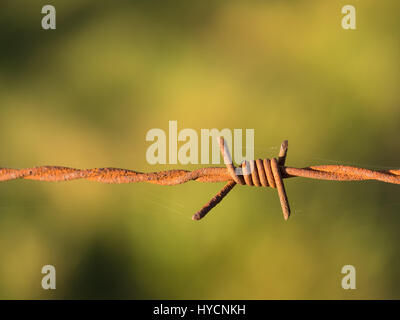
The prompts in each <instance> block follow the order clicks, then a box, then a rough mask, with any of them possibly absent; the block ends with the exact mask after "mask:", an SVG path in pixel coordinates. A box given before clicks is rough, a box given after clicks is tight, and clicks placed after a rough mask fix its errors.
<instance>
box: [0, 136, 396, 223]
mask: <svg viewBox="0 0 400 320" xmlns="http://www.w3.org/2000/svg"><path fill="white" fill-rule="evenodd" d="M220 149H221V153H222V156H223V158H224V162H225V165H226V168H224V167H208V168H201V169H197V170H194V171H187V170H169V171H160V172H150V173H142V172H137V171H133V170H127V169H118V168H96V169H84V170H81V169H74V168H68V167H59V166H41V167H35V168H28V169H9V168H0V181H8V180H15V179H27V180H38V181H51V182H55V181H70V180H76V179H86V180H91V181H97V182H102V183H136V182H147V183H153V184H159V185H164V186H171V185H178V184H181V183H186V182H189V181H198V182H223V181H226V182H227V184H226V185H225V186H224V187H223V188H222V189H221V190H220V191H219V192H218V193H217V194H216V195H215V196H214V197H213V198H212V199H211V200H210V201H209V202H208V203H206V204H205V205H204V206H203V207H202V208H201V209H200V210H199V211H198V212H197V213H196V214H195V215H193V217H192V219H193V220H200V219H201V218H203V217H204V216H205V215H206V214H207V213H208V212H210V210H211V209H212V208H214V207H215V206H216V205H217V204H218V203H219V202H221V200H222V199H223V198H224V197H225V196H226V195H227V194H228V193H229V192H230V191H231V190H232V189H233V188H234V187H235V185H236V184H240V185H248V186H257V187H261V186H262V187H271V188H276V189H277V190H278V195H279V200H280V203H281V207H282V212H283V217H284V219H285V220H287V219H288V218H289V216H290V206H289V201H288V198H287V194H286V191H285V186H284V183H283V179H287V178H292V177H303V178H309V179H318V180H334V181H360V180H377V181H382V182H386V183H392V184H400V169H392V170H381V171H375V170H369V169H364V168H358V167H353V166H343V165H320V166H310V167H306V168H293V167H287V166H285V161H286V156H287V150H288V142H287V141H284V142H283V143H282V145H281V148H280V152H279V156H278V158H277V159H275V158H273V159H263V160H261V159H257V160H255V161H254V160H253V161H245V162H244V163H243V164H242V165H241V168H235V167H234V165H233V163H232V159H231V156H230V153H229V150H228V148H227V147H226V145H225V143H224V140H223V138H220Z"/></svg>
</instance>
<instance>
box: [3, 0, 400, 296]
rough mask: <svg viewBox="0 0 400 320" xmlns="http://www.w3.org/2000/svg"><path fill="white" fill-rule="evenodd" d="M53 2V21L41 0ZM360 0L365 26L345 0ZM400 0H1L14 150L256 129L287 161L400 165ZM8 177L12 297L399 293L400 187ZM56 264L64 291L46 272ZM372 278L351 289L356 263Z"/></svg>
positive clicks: (28, 152) (259, 151) (20, 156)
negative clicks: (348, 279) (348, 281)
mask: <svg viewBox="0 0 400 320" xmlns="http://www.w3.org/2000/svg"><path fill="white" fill-rule="evenodd" d="M46 4H52V5H54V6H55V8H56V10H57V29H56V30H48V31H45V30H42V29H41V19H42V17H43V15H42V14H41V8H42V6H43V5H46ZM346 4H352V5H354V6H355V7H356V10H357V30H344V29H342V27H341V19H342V17H343V15H342V14H341V8H342V6H343V5H346ZM399 13H400V2H399V1H395V0H392V1H373V0H364V1H357V0H352V1H339V0H338V1H317V0H314V1H301V0H300V1H277V0H276V1H235V0H230V1H228V0H226V1H184V0H181V1H165V0H163V1H162V0H157V1H104V0H97V1H94V0H93V1H89V0H79V1H78V0H75V1H71V0H68V1H67V0H64V1H61V0H60V1H50V0H48V1H37V0H24V1H22V0H18V1H5V0H2V2H1V4H0V40H1V50H0V133H1V134H0V145H1V152H0V167H11V168H24V167H33V166H39V165H61V166H70V167H77V168H94V167H107V166H111V167H120V168H130V169H134V170H138V171H156V170H166V169H172V168H184V169H193V168H197V167H199V166H182V165H174V166H173V165H166V166H151V165H149V164H148V163H147V162H146V158H145V152H146V149H147V147H148V146H149V145H150V143H149V142H146V141H145V136H146V132H147V131H148V130H149V129H152V128H162V129H164V130H167V129H168V121H169V120H177V121H178V127H179V129H183V128H193V129H196V130H200V129H201V128H219V129H222V128H230V129H234V128H253V129H254V130H255V156H256V157H260V158H265V157H273V156H276V155H277V153H278V151H279V145H280V143H281V141H282V140H284V139H288V140H289V154H288V159H287V165H289V166H295V167H302V166H308V165H315V164H336V163H340V164H349V165H357V166H364V167H368V168H375V169H385V168H392V167H399V163H400V144H399V129H400V107H399V102H400V99H399V98H400V94H399V84H400V59H399V58H400V54H399V53H400V51H399V49H400V42H399V36H400V19H399ZM221 186H222V184H219V183H218V184H202V183H194V182H191V183H188V184H184V185H180V186H173V187H162V186H157V185H147V184H130V185H106V184H99V183H95V182H88V181H84V180H77V181H72V182H65V183H43V182H37V181H24V180H20V181H10V182H4V183H0V260H1V263H0V298H3V299H17V298H22V299H26V298H46V299H53V298H56V299H63V298H78V299H84V298H133V299H148V298H152V299H282V298H283V299H335V298H344V299H375V298H377V299H382V298H391V299H393V298H400V271H399V269H400V244H399V243H400V241H399V240H400V234H399V231H398V230H399V228H400V214H399V211H400V210H399V209H400V200H399V187H398V186H397V185H387V184H384V183H380V182H326V181H314V180H307V179H300V178H299V179H290V180H287V182H286V189H287V192H288V195H289V200H290V203H291V207H292V212H293V214H292V217H291V218H290V219H289V221H288V222H285V221H284V220H283V218H282V214H281V209H280V205H279V201H278V197H277V194H276V191H275V190H271V189H263V188H249V187H236V188H235V190H233V191H232V193H231V194H229V195H228V196H227V198H226V199H225V200H224V201H223V202H222V203H221V204H220V205H219V206H218V207H216V208H215V209H214V210H213V211H212V212H211V213H210V214H209V216H207V217H206V218H205V219H204V220H203V221H200V222H194V221H192V220H191V215H192V214H193V213H195V212H196V211H197V210H198V209H199V208H200V207H201V206H202V205H203V204H204V203H205V202H207V201H208V200H209V198H210V197H211V196H213V195H214V194H215V193H216V192H217V191H218V190H219V188H220V187H221ZM46 264H51V265H54V266H55V268H56V270H57V289H56V290H55V291H51V290H50V291H45V290H43V289H42V288H41V279H42V277H43V275H42V274H41V268H42V266H43V265H46ZM347 264H351V265H354V266H355V267H356V270H357V289H356V290H343V289H342V288H341V279H342V277H343V275H342V274H341V272H340V271H341V268H342V267H343V266H344V265H347Z"/></svg>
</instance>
